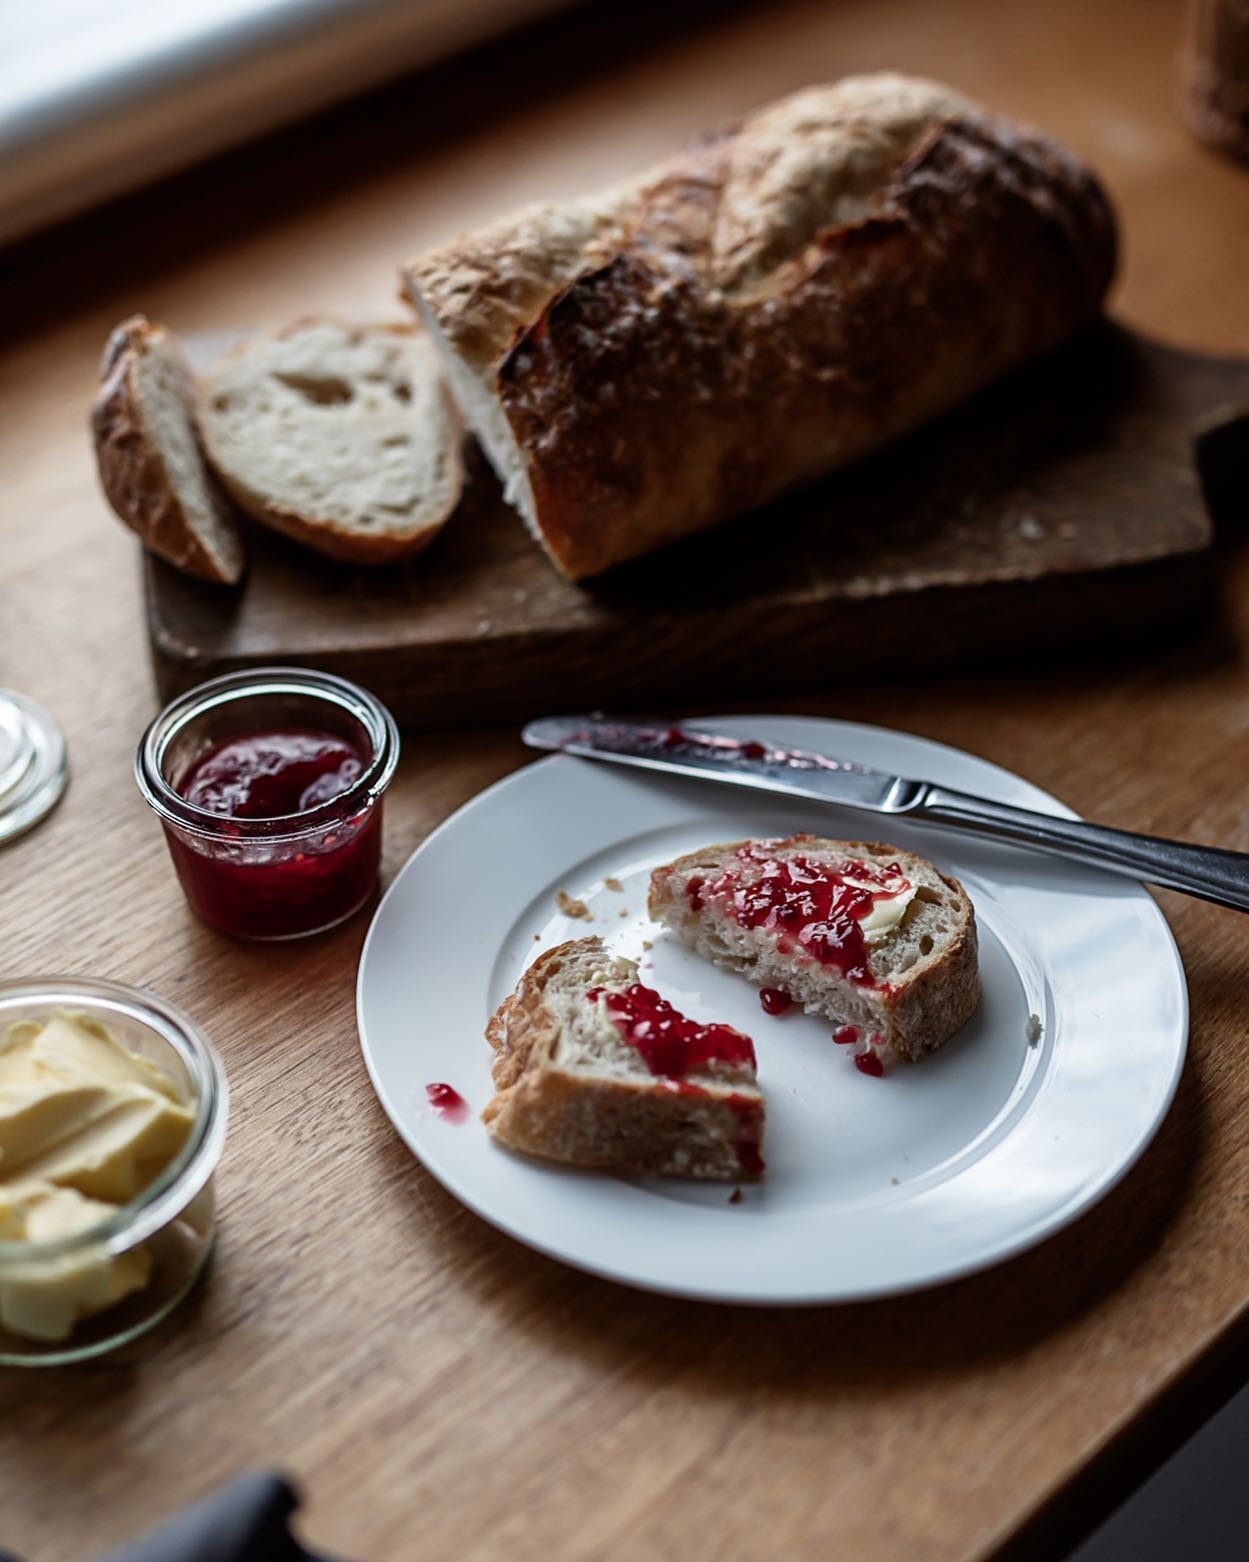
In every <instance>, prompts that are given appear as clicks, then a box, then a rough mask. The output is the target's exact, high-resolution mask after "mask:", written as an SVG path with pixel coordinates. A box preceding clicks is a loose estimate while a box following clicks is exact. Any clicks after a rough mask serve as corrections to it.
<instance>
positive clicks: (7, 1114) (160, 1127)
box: [0, 1014, 194, 1341]
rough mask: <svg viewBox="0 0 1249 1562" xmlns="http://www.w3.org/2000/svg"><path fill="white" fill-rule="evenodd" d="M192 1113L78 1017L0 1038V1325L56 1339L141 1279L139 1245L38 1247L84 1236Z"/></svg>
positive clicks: (150, 1173)
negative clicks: (63, 1251)
mask: <svg viewBox="0 0 1249 1562" xmlns="http://www.w3.org/2000/svg"><path fill="white" fill-rule="evenodd" d="M193 1120H194V1114H193V1112H192V1110H191V1108H190V1107H189V1106H187V1105H185V1104H184V1103H183V1102H182V1101H180V1100H179V1099H178V1093H177V1090H176V1087H175V1086H174V1084H173V1082H172V1080H170V1079H169V1078H168V1077H167V1076H166V1075H165V1074H163V1073H162V1072H161V1070H160V1069H158V1068H156V1067H155V1065H153V1064H152V1063H150V1062H148V1060H147V1059H146V1058H141V1057H138V1056H137V1055H135V1054H134V1053H132V1052H130V1051H128V1049H127V1048H125V1047H123V1046H121V1045H120V1044H119V1043H118V1042H116V1041H114V1040H113V1038H112V1037H111V1036H110V1035H109V1034H108V1032H107V1031H106V1030H104V1029H102V1028H101V1027H100V1026H97V1025H95V1024H94V1023H93V1022H91V1021H90V1020H88V1019H87V1018H86V1017H85V1016H77V1015H72V1014H59V1015H55V1016H53V1018H52V1019H50V1020H49V1021H48V1022H47V1023H46V1024H44V1025H38V1024H34V1023H30V1022H24V1023H22V1024H20V1025H15V1026H13V1027H12V1028H11V1029H10V1030H9V1031H8V1033H7V1034H6V1035H5V1036H4V1037H2V1038H0V1241H4V1242H6V1243H14V1244H19V1243H29V1244H30V1245H31V1252H30V1257H29V1259H28V1260H27V1259H24V1258H22V1257H21V1256H20V1255H19V1256H18V1257H17V1258H13V1257H12V1256H11V1255H6V1259H5V1264H4V1268H3V1272H2V1273H0V1323H2V1324H3V1325H4V1327H6V1328H8V1329H10V1330H11V1331H13V1332H14V1333H18V1334H23V1335H26V1336H28V1337H30V1338H33V1339H39V1340H49V1341H52V1340H62V1339H65V1338H67V1337H68V1336H69V1334H70V1333H71V1331H72V1330H73V1327H74V1325H75V1324H76V1323H77V1322H78V1321H79V1319H81V1318H85V1317H88V1316H90V1315H91V1314H92V1313H96V1312H100V1311H102V1310H103V1309H104V1308H106V1307H111V1306H113V1305H114V1303H116V1302H118V1301H120V1300H121V1299H122V1298H123V1297H125V1296H128V1295H129V1294H130V1293H131V1292H132V1291H135V1290H138V1289H139V1288H141V1287H142V1286H145V1285H146V1284H147V1283H148V1281H149V1279H150V1278H151V1272H152V1260H151V1257H150V1255H149V1254H148V1253H147V1252H146V1251H145V1250H143V1249H141V1248H136V1249H133V1250H130V1251H127V1252H123V1253H118V1254H109V1253H108V1252H106V1251H105V1250H104V1249H103V1248H98V1247H88V1246H84V1247H83V1248H82V1250H81V1251H78V1252H75V1253H72V1254H69V1255H63V1256H60V1257H52V1256H48V1255H46V1254H42V1253H40V1252H38V1251H37V1250H36V1244H42V1243H45V1242H54V1241H58V1240H62V1239H65V1238H71V1237H77V1236H81V1235H82V1234H83V1233H85V1232H88V1231H90V1230H91V1229H92V1228H93V1227H96V1226H99V1225H101V1224H102V1223H103V1222H104V1221H106V1220H108V1219H109V1217H110V1216H111V1215H113V1214H115V1213H116V1210H117V1208H118V1207H119V1206H120V1205H122V1204H125V1203H127V1202H128V1201H129V1200H131V1199H133V1198H135V1197H136V1196H137V1195H138V1194H140V1193H142V1192H143V1190H144V1189H145V1188H146V1187H148V1186H149V1185H150V1183H151V1182H152V1181H153V1180H154V1179H155V1178H156V1177H158V1176H159V1175H160V1174H161V1172H163V1171H164V1170H165V1168H166V1167H167V1166H168V1165H169V1164H170V1162H171V1161H172V1160H173V1159H174V1157H175V1156H176V1155H177V1154H178V1152H179V1151H180V1150H181V1149H182V1147H183V1145H184V1144H185V1143H186V1140H187V1136H188V1134H189V1133H190V1131H191V1125H192V1122H193Z"/></svg>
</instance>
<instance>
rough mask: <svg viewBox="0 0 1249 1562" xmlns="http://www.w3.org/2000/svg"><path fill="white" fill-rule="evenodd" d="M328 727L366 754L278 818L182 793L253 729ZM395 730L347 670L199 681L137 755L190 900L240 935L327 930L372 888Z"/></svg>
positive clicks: (267, 671)
mask: <svg viewBox="0 0 1249 1562" xmlns="http://www.w3.org/2000/svg"><path fill="white" fill-rule="evenodd" d="M301 733H304V734H306V733H313V734H326V735H328V736H329V737H331V738H334V739H337V740H339V741H340V742H342V743H343V744H345V745H347V746H348V747H349V748H350V749H351V750H352V751H354V752H355V753H356V754H357V755H358V756H359V761H360V764H359V773H358V775H356V776H355V778H354V779H353V780H352V781H351V784H350V785H349V786H348V787H347V788H346V789H345V790H344V791H342V792H341V793H339V794H338V795H337V796H333V797H330V798H329V799H328V800H327V801H325V802H319V801H318V802H316V803H315V804H314V805H313V806H310V807H301V808H299V809H297V810H296V811H294V812H290V813H282V814H275V815H274V816H272V817H237V816H234V815H232V814H230V813H228V812H224V811H214V810H211V809H208V808H204V807H200V806H198V805H197V804H196V803H194V802H192V801H189V800H188V798H187V797H186V796H184V795H183V791H184V788H185V787H186V783H187V779H188V777H189V776H191V775H192V774H193V772H194V770H195V767H196V766H197V764H200V763H201V762H202V761H203V760H204V758H205V756H206V755H210V754H212V753H214V752H216V751H217V750H219V749H221V748H222V746H223V745H226V744H229V743H231V742H236V741H238V740H245V739H247V738H248V737H249V736H257V737H260V736H264V735H276V736H278V737H281V736H283V735H284V734H301ZM398 755H399V734H398V731H397V729H396V727H395V722H394V718H393V717H392V716H391V714H390V712H389V711H388V710H387V709H386V707H385V706H384V705H383V704H382V703H381V702H380V701H379V700H377V699H375V698H374V697H373V695H371V694H369V693H368V692H367V691H366V690H364V689H361V688H359V687H358V686H357V685H356V684H353V683H349V682H348V681H347V680H346V679H344V678H336V677H333V676H332V675H330V674H328V673H319V672H311V671H305V670H303V669H300V668H295V667H263V668H258V669H256V670H254V671H251V672H244V673H232V674H229V675H228V676H226V677H224V678H215V679H213V680H212V681H211V682H209V683H204V684H201V685H200V686H199V687H198V688H195V689H192V690H191V691H190V692H189V693H188V694H184V695H182V696H181V697H180V698H179V699H177V700H174V701H173V702H172V704H170V705H168V706H166V707H165V709H164V710H163V711H162V712H161V713H160V715H159V716H157V718H156V719H155V721H153V722H152V724H151V726H150V727H149V728H148V729H147V731H146V732H145V733H144V735H143V739H142V742H141V743H140V744H139V751H138V755H137V757H136V761H135V771H136V775H137V778H138V782H139V787H140V790H141V791H142V793H143V795H144V797H145V798H146V800H147V802H148V803H149V805H150V806H151V807H152V809H153V810H154V811H155V812H156V814H157V815H158V816H159V817H160V820H161V822H162V824H163V825H164V828H165V838H166V841H167V843H168V846H169V852H170V856H171V857H172V858H173V863H174V867H175V869H176V870H177V874H178V878H179V881H180V882H181V884H182V888H183V891H184V893H185V894H186V898H187V900H188V902H189V903H190V905H191V908H192V909H193V910H194V911H195V912H196V913H197V914H198V915H199V916H200V917H201V918H202V919H203V920H204V921H205V922H207V923H208V924H209V925H210V926H211V927H215V928H217V929H218V930H219V931H220V932H223V933H230V934H233V935H235V936H236V937H240V938H256V939H283V938H301V937H304V936H306V935H308V934H312V933H320V932H324V931H325V930H326V929H327V928H331V927H334V926H336V925H337V924H338V923H339V922H342V921H345V920H346V918H347V917H349V916H351V915H352V914H353V913H354V912H356V911H358V910H359V909H360V907H361V906H363V905H364V904H365V903H366V902H367V901H368V900H369V899H370V897H371V896H372V894H373V892H374V890H375V888H376V886H377V878H378V869H379V866H380V861H381V831H382V796H383V793H384V792H385V790H386V788H387V786H388V785H389V783H390V780H391V777H392V776H393V775H394V771H395V765H396V762H397V760H398Z"/></svg>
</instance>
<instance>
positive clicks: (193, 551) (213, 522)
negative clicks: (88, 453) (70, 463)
mask: <svg viewBox="0 0 1249 1562" xmlns="http://www.w3.org/2000/svg"><path fill="white" fill-rule="evenodd" d="M194 399H195V386H194V381H193V379H192V377H191V371H190V368H189V367H188V365H187V361H186V358H185V357H184V355H183V352H182V348H181V347H180V345H179V343H178V340H177V338H176V337H175V336H174V335H173V334H172V333H171V332H169V331H167V330H166V329H165V328H164V326H161V325H153V324H152V322H151V321H150V320H146V319H145V318H144V317H143V316H142V315H134V316H132V317H131V318H130V319H129V320H126V321H123V323H122V324H121V325H119V326H118V327H117V329H116V330H115V331H114V332H113V334H112V336H110V337H109V339H108V345H107V346H106V347H105V349H104V357H103V359H102V361H101V363H100V387H99V391H98V392H97V394H96V399H95V404H94V406H93V407H92V409H91V429H92V433H93V435H94V436H95V455H96V462H97V464H98V466H99V469H100V482H101V483H102V484H103V487H104V493H105V495H106V497H107V499H108V502H109V503H110V504H111V505H112V507H113V509H114V510H115V511H116V512H117V514H118V515H119V516H120V517H121V519H122V520H123V521H125V523H126V525H127V526H129V527H131V528H132V529H133V530H134V531H136V532H138V534H139V536H140V537H141V538H142V539H143V544H144V546H145V547H147V548H149V549H150V550H151V551H152V552H153V553H157V554H159V555H160V557H161V558H163V559H167V560H168V561H169V563H170V564H174V565H176V566H177V567H178V568H179V569H181V570H186V571H187V573H188V574H191V575H198V576H199V578H200V579H201V580H211V581H218V582H221V583H223V584H227V585H233V584H234V582H236V581H237V580H238V579H239V577H240V576H241V575H242V573H243V565H244V552H243V539H242V536H241V534H240V531H239V523H238V518H237V516H236V514H235V511H234V506H233V505H232V504H231V503H230V501H229V499H228V498H227V496H226V495H225V494H224V493H223V492H222V491H221V490H220V489H219V488H218V486H217V483H216V481H215V480H214V478H213V477H212V475H211V474H210V472H209V471H208V468H207V466H206V465H205V463H204V457H203V454H202V452H201V450H200V445H199V439H198V436H197V434H196V430H195V423H194V418H193V411H192V409H193V406H194Z"/></svg>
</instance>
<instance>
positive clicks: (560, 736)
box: [522, 713, 929, 814]
mask: <svg viewBox="0 0 1249 1562" xmlns="http://www.w3.org/2000/svg"><path fill="white" fill-rule="evenodd" d="M522 737H523V739H524V741H525V742H526V743H527V744H528V745H529V747H530V748H539V749H554V750H558V751H559V752H561V753H564V754H575V755H577V756H578V757H580V758H583V759H602V760H606V761H608V762H609V763H611V764H617V765H634V766H637V767H639V768H641V769H643V770H658V771H661V772H663V773H664V774H667V775H676V776H693V777H698V778H699V779H701V780H705V781H721V782H725V783H727V784H728V785H730V786H742V787H749V788H753V789H754V790H756V791H762V792H781V793H784V794H785V795H787V796H789V797H807V798H812V799H814V800H815V801H817V802H821V803H839V804H841V805H842V806H843V807H846V808H864V809H868V810H870V811H871V812H872V813H881V814H901V813H908V812H910V811H911V810H912V809H913V808H916V807H918V806H919V804H920V803H922V801H923V799H924V797H925V795H926V793H927V791H928V786H929V783H928V782H926V781H913V780H911V779H909V778H908V777H906V776H890V775H885V774H884V773H883V772H882V771H879V770H869V769H868V768H867V767H866V766H865V765H857V764H854V763H853V762H852V761H850V760H844V759H833V758H831V757H830V756H829V755H827V754H816V753H812V752H810V751H808V750H806V749H791V748H779V747H776V746H774V745H770V744H766V743H763V742H759V741H757V740H755V739H749V738H748V739H745V740H743V739H740V738H730V737H725V736H722V735H720V734H718V733H712V732H704V731H701V730H699V729H697V728H695V727H675V726H662V725H660V724H645V723H639V722H630V721H614V720H611V719H610V718H608V717H606V716H602V715H599V714H597V713H596V714H594V715H591V716H546V717H543V718H542V719H541V720H539V721H531V722H530V723H529V724H528V725H527V726H526V727H525V729H524V732H523V733H522Z"/></svg>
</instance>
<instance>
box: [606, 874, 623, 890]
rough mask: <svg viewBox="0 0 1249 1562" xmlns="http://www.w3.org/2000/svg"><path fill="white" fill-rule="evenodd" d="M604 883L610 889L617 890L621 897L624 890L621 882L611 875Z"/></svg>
mask: <svg viewBox="0 0 1249 1562" xmlns="http://www.w3.org/2000/svg"><path fill="white" fill-rule="evenodd" d="M603 883H604V884H605V885H606V886H607V888H608V889H610V890H615V892H616V894H617V895H619V894H620V893H621V892H622V890H623V889H624V886H623V885H622V884H621V882H620V880H619V879H616V878H613V877H612V876H611V874H610V873H609V874H608V875H607V877H606V878H605V879H604V880H603Z"/></svg>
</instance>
